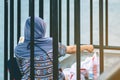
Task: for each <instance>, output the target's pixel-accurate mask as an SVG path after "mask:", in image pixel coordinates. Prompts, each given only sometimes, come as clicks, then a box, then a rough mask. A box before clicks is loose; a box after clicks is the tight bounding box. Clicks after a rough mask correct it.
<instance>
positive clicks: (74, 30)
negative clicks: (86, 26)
mask: <svg viewBox="0 0 120 80" xmlns="http://www.w3.org/2000/svg"><path fill="white" fill-rule="evenodd" d="M75 8H76V7H75V0H74V44H76V27H75V16H76V14H75Z"/></svg>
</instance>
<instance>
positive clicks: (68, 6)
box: [67, 0, 70, 45]
mask: <svg viewBox="0 0 120 80" xmlns="http://www.w3.org/2000/svg"><path fill="white" fill-rule="evenodd" d="M69 9H70V5H69V0H67V45H69V43H70V40H69V39H70V31H69V30H70V25H69V22H70V13H69V11H70V10H69Z"/></svg>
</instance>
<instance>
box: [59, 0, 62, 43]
mask: <svg viewBox="0 0 120 80" xmlns="http://www.w3.org/2000/svg"><path fill="white" fill-rule="evenodd" d="M61 2H62V0H59V42H61V35H62V33H61V30H62V27H61V24H62V22H61V20H62V17H61V15H62V14H61V12H62V8H61V5H62V4H61Z"/></svg>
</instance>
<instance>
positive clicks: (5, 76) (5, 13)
mask: <svg viewBox="0 0 120 80" xmlns="http://www.w3.org/2000/svg"><path fill="white" fill-rule="evenodd" d="M7 61H8V0H4V80H8V72H7V70H8V69H7Z"/></svg>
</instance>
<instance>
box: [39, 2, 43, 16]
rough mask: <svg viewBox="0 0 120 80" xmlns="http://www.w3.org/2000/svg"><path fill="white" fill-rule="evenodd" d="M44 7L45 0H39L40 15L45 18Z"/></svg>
mask: <svg viewBox="0 0 120 80" xmlns="http://www.w3.org/2000/svg"><path fill="white" fill-rule="evenodd" d="M43 7H44V1H43V0H39V17H41V18H43V16H44V15H43V12H44V11H43Z"/></svg>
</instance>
